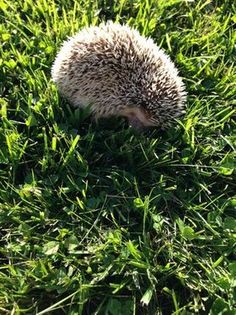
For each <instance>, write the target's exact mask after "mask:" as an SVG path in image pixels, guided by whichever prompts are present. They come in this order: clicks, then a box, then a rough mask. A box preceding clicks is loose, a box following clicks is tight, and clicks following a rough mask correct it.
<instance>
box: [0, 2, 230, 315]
mask: <svg viewBox="0 0 236 315" xmlns="http://www.w3.org/2000/svg"><path fill="white" fill-rule="evenodd" d="M110 19H111V20H114V21H115V20H116V21H119V22H121V23H128V24H129V25H131V26H133V27H135V28H136V29H138V30H139V31H140V32H141V33H142V34H143V35H145V36H150V37H152V38H153V39H154V41H155V42H156V43H157V44H158V45H159V46H161V47H162V48H163V49H164V50H165V51H166V53H168V54H169V55H170V57H171V59H172V60H173V61H174V62H175V64H176V66H177V67H178V69H179V71H180V75H181V76H182V77H183V80H184V82H185V84H186V89H187V92H188V102H187V112H186V115H185V116H184V117H183V118H182V119H180V120H178V121H176V122H175V123H174V125H173V126H172V127H171V128H169V129H168V130H165V131H161V130H158V129H156V130H148V131H146V132H144V133H136V132H134V130H132V129H131V128H129V126H128V124H127V122H126V121H125V119H123V118H112V119H109V120H100V121H99V122H98V123H96V122H94V121H93V120H91V118H90V117H89V116H88V115H87V113H84V112H81V111H80V110H73V109H72V108H71V107H70V105H69V103H68V102H67V101H66V100H64V99H63V98H62V97H60V95H59V94H58V91H57V88H56V86H55V85H54V84H53V83H52V81H51V78H50V71H51V66H52V63H53V60H54V59H55V56H56V53H57V51H58V50H59V49H60V45H61V43H62V42H63V40H65V39H66V38H67V37H68V36H70V35H72V34H75V33H76V32H77V31H78V30H80V29H81V28H82V27H84V26H86V25H90V24H96V25H97V24H99V23H100V22H101V21H104V20H110ZM0 23H1V24H0V42H1V45H0V96H1V98H0V117H1V120H0V226H1V229H0V314H11V315H18V314H31V315H36V314H38V315H42V314H52V315H63V314H66V315H123V314H124V315H158V314H162V315H168V314H175V315H177V314H185V315H187V314H210V315H217V314H223V315H233V314H234V315H235V314H236V195H235V192H236V180H235V179H236V177H235V157H236V154H235V153H236V151H235V147H236V128H235V109H234V108H235V105H236V100H235V95H236V57H235V56H236V48H235V47H236V46H235V45H236V43H235V40H236V33H235V24H236V4H235V1H233V0H219V1H217V0H214V1H206V0H202V1H201V0H196V1H187V0H186V1H183V0H159V1H154V0H146V1H138V0H133V1H130V0H122V1H117V0H114V1H112V0H111V1H108V0H97V1H89V0H81V1H72V0H48V1H46V0H35V1H32V0H25V1H20V0H12V1H11V0H0Z"/></svg>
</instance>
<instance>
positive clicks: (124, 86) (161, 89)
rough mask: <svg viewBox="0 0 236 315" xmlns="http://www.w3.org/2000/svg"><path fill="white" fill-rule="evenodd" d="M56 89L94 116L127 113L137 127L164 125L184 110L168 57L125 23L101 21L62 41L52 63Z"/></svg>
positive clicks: (180, 88) (180, 89)
mask: <svg viewBox="0 0 236 315" xmlns="http://www.w3.org/2000/svg"><path fill="white" fill-rule="evenodd" d="M52 78H53V81H54V82H55V83H56V84H57V86H58V88H59V91H60V92H61V94H62V95H63V96H65V97H66V98H67V99H68V100H69V101H70V103H71V104H72V105H73V106H75V107H87V106H90V108H91V112H92V114H93V115H94V116H95V118H96V119H97V118H99V117H109V116H112V115H116V116H124V117H127V118H128V120H129V123H130V125H131V126H133V127H134V128H137V129H142V128H143V127H151V126H159V127H161V128H165V127H166V126H168V125H169V124H170V122H171V120H172V119H173V118H175V117H178V116H180V115H181V114H182V113H183V112H184V103H185V101H186V92H185V88H184V84H183V82H182V80H181V78H180V77H179V76H178V71H177V69H176V68H175V66H174V64H173V63H172V61H171V60H170V59H169V57H168V56H167V55H166V54H165V53H164V52H163V50H161V49H160V48H159V47H157V46H156V45H155V43H154V42H153V40H152V39H150V38H144V37H143V36H141V35H140V34H139V33H138V31H136V30H134V29H132V28H130V27H129V26H127V25H120V24H118V23H113V22H107V23H102V24H100V26H98V27H96V26H91V27H88V28H84V29H83V30H81V31H80V32H79V33H78V34H77V35H75V36H73V37H71V38H70V39H69V40H68V41H65V42H64V44H63V46H62V48H61V50H60V51H59V53H58V55H57V57H56V60H55V62H54V64H53V67H52Z"/></svg>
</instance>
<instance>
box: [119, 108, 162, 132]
mask: <svg viewBox="0 0 236 315" xmlns="http://www.w3.org/2000/svg"><path fill="white" fill-rule="evenodd" d="M120 115H121V116H124V117H126V118H128V121H129V124H130V126H131V127H133V128H134V129H139V130H141V129H143V128H145V127H154V126H156V123H155V121H152V120H151V119H150V118H151V117H150V116H149V114H148V112H147V111H146V110H144V109H143V108H140V107H136V108H135V107H131V108H127V109H124V110H122V111H121V112H120Z"/></svg>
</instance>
